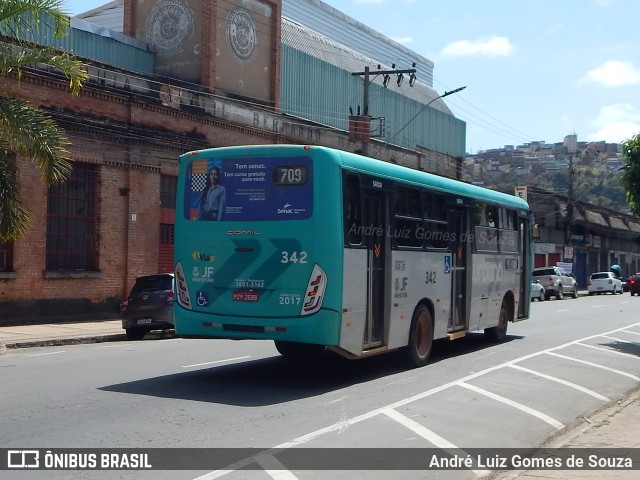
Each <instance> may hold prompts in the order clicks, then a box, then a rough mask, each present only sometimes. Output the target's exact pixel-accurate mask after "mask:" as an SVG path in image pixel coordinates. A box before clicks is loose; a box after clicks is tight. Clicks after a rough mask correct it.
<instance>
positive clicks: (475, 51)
mask: <svg viewBox="0 0 640 480" xmlns="http://www.w3.org/2000/svg"><path fill="white" fill-rule="evenodd" d="M514 50H515V46H514V45H512V44H511V42H510V41H509V39H508V38H507V37H496V36H492V37H481V38H479V39H478V40H473V41H472V40H458V41H456V42H452V43H449V44H448V45H445V47H444V48H443V49H442V52H441V55H442V56H443V57H473V56H487V57H508V56H509V55H511V54H512V53H513V51H514Z"/></svg>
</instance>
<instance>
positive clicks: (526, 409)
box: [458, 382, 564, 430]
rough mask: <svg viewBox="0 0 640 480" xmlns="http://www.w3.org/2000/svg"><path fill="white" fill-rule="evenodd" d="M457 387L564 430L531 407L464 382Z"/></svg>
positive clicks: (554, 421) (547, 416)
mask: <svg viewBox="0 0 640 480" xmlns="http://www.w3.org/2000/svg"><path fill="white" fill-rule="evenodd" d="M458 385H459V386H461V387H464V388H468V389H469V390H471V391H474V392H476V393H479V394H480V395H484V396H485V397H489V398H491V399H493V400H497V401H498V402H502V403H504V404H505V405H509V406H511V407H513V408H517V409H518V410H521V411H523V412H525V413H528V414H529V415H533V416H534V417H536V418H539V419H540V420H542V421H544V422H546V423H548V424H549V425H551V426H552V427H553V428H555V429H556V430H562V429H563V428H564V424H562V423H560V422H559V421H557V420H556V419H555V418H553V417H550V416H549V415H547V414H546V413H542V412H541V411H539V410H536V409H534V408H531V407H527V406H526V405H523V404H521V403H519V402H515V401H513V400H510V399H508V398H506V397H503V396H502V395H498V394H495V393H493V392H490V391H488V390H485V389H484V388H480V387H476V386H475V385H471V384H469V383H466V382H460V383H459V384H458Z"/></svg>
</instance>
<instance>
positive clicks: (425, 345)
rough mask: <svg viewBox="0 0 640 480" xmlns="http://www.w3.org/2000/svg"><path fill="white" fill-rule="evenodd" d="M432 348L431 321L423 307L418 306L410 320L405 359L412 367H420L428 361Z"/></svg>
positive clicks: (429, 314)
mask: <svg viewBox="0 0 640 480" xmlns="http://www.w3.org/2000/svg"><path fill="white" fill-rule="evenodd" d="M432 346H433V319H432V318H431V312H430V311H429V309H428V308H427V307H426V306H425V305H420V306H418V308H417V309H416V311H415V312H414V314H413V318H412V319H411V330H410V331H409V345H408V346H407V347H406V359H407V360H408V362H409V365H411V366H413V367H422V366H424V365H426V364H427V362H428V361H429V356H430V355H431V348H432Z"/></svg>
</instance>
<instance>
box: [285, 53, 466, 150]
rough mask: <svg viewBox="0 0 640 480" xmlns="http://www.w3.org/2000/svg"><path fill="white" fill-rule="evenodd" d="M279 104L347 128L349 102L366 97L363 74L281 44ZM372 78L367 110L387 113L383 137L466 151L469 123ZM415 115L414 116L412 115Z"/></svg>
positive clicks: (412, 144)
mask: <svg viewBox="0 0 640 480" xmlns="http://www.w3.org/2000/svg"><path fill="white" fill-rule="evenodd" d="M281 52H282V58H281V72H280V73H281V82H280V105H281V110H282V112H283V113H287V114H290V115H295V116H298V117H302V118H306V119H309V120H312V121H314V122H318V123H321V124H324V125H328V126H331V127H334V128H339V129H342V130H345V131H346V130H348V118H349V114H350V113H349V107H351V108H352V109H353V112H354V114H356V113H357V107H358V105H360V106H362V102H363V79H362V77H358V76H353V75H351V73H352V72H347V71H345V70H342V69H340V68H338V67H336V66H334V65H331V64H330V63H327V62H325V61H323V60H320V59H318V58H316V57H313V56H311V55H308V54H306V53H304V52H301V51H299V50H296V49H295V48H293V47H291V46H289V45H286V44H282V51H281ZM392 85H393V82H391V84H390V85H389V87H388V88H385V87H383V86H381V85H378V84H375V83H372V84H371V85H370V87H369V115H371V116H372V117H385V119H386V127H385V131H386V132H385V136H384V137H382V138H381V140H383V141H385V142H389V143H391V144H395V145H399V146H402V147H405V148H409V149H412V150H414V149H415V148H416V146H420V147H425V148H428V149H430V150H435V151H437V152H441V153H445V154H448V155H451V156H454V157H458V156H460V157H462V156H464V155H465V138H466V123H465V122H463V121H462V120H459V119H457V118H455V117H453V116H452V115H447V114H446V113H444V112H441V111H440V110H436V109H434V108H430V107H427V108H424V106H425V103H427V101H425V103H421V102H418V101H416V100H412V99H410V98H407V97H405V96H403V95H400V94H398V93H396V92H395V91H394V89H393V86H392ZM414 117H415V118H414Z"/></svg>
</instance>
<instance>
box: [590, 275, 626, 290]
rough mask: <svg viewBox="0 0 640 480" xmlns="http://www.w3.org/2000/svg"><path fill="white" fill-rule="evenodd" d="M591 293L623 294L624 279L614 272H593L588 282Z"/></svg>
mask: <svg viewBox="0 0 640 480" xmlns="http://www.w3.org/2000/svg"><path fill="white" fill-rule="evenodd" d="M587 288H588V290H589V295H595V294H596V293H597V294H598V295H600V294H601V293H612V294H614V295H615V294H616V293H619V294H622V280H620V278H619V277H618V276H617V275H616V274H615V273H613V272H596V273H592V274H591V276H590V277H589V281H588V282H587Z"/></svg>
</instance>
